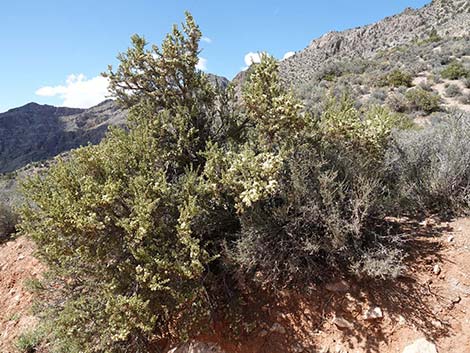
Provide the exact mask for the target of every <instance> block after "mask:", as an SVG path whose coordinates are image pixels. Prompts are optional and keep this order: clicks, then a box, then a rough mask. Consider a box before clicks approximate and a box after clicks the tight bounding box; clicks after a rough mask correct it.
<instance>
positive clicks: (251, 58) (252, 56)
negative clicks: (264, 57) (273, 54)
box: [245, 52, 261, 68]
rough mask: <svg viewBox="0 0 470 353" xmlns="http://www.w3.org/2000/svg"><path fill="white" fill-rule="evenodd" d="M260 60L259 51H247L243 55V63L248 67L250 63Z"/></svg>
mask: <svg viewBox="0 0 470 353" xmlns="http://www.w3.org/2000/svg"><path fill="white" fill-rule="evenodd" d="M260 62H261V53H253V52H249V53H247V54H246V55H245V65H246V66H247V68H248V67H250V65H251V64H259V63H260Z"/></svg>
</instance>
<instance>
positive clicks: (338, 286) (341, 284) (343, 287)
mask: <svg viewBox="0 0 470 353" xmlns="http://www.w3.org/2000/svg"><path fill="white" fill-rule="evenodd" d="M325 288H326V290H329V291H330V292H340V293H345V292H349V290H350V288H351V287H350V286H349V284H348V282H346V281H345V280H341V281H338V282H332V283H327V284H326V285H325Z"/></svg>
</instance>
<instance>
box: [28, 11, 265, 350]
mask: <svg viewBox="0 0 470 353" xmlns="http://www.w3.org/2000/svg"><path fill="white" fill-rule="evenodd" d="M200 36H201V33H200V31H199V29H198V27H197V26H196V24H195V23H194V21H193V19H192V17H191V16H190V15H187V22H186V24H185V25H184V26H183V30H180V29H178V28H177V27H174V29H173V32H172V33H170V34H169V35H168V36H167V37H166V39H165V41H164V42H163V45H162V47H161V49H160V48H158V47H156V46H154V47H153V48H152V50H147V49H146V42H145V40H144V39H143V38H141V37H139V36H134V37H133V38H132V42H133V46H132V47H131V48H130V49H129V50H128V51H127V52H126V53H124V54H121V55H120V57H119V58H120V61H121V63H120V65H119V67H118V68H117V70H116V71H113V69H112V68H110V71H109V72H108V74H107V76H108V77H109V79H110V85H111V86H110V87H111V90H112V92H113V93H114V95H115V96H116V97H117V98H118V101H119V102H120V103H121V104H122V105H124V106H125V107H127V108H128V109H129V117H128V119H129V129H128V130H129V131H126V130H121V129H115V130H113V131H112V132H110V133H109V134H108V136H107V137H106V138H105V139H104V140H103V141H102V143H100V144H99V145H97V146H89V147H85V148H82V149H79V150H76V151H75V152H72V153H71V155H70V157H69V158H68V160H66V161H62V162H59V163H57V165H54V166H52V167H51V168H50V169H49V170H48V171H47V173H46V174H45V175H44V176H41V177H39V176H38V177H36V178H33V179H31V180H30V181H28V182H27V183H25V190H26V193H27V195H28V196H29V198H30V200H31V201H30V204H29V205H26V206H25V208H24V209H23V210H22V214H23V216H24V221H23V223H22V225H21V228H22V231H23V233H25V234H28V235H30V236H32V238H33V239H34V240H35V241H36V243H37V245H38V255H39V256H40V257H41V259H42V260H43V261H45V262H46V264H47V265H48V267H49V274H48V276H46V279H45V283H44V284H43V287H44V288H45V290H43V291H41V292H40V294H39V295H40V296H42V297H43V300H44V308H43V309H44V310H43V311H42V313H41V315H42V316H43V318H44V321H46V322H49V323H50V325H49V326H50V327H51V329H52V331H53V332H52V337H53V343H54V345H55V346H58V347H59V348H60V347H61V346H63V345H68V346H73V347H78V348H77V351H80V352H123V351H132V352H144V351H148V347H149V345H150V344H151V341H152V339H153V338H155V337H162V336H164V335H168V334H169V333H170V332H171V333H173V335H175V336H180V337H181V336H182V335H184V334H185V332H187V331H188V330H191V328H192V327H194V326H195V324H196V322H197V323H198V324H200V323H201V322H202V321H203V320H204V317H206V314H207V309H208V305H207V295H206V292H205V285H206V283H205V282H204V278H205V276H204V274H205V273H207V268H208V266H209V264H210V263H211V261H212V260H213V259H214V258H215V257H217V254H218V252H217V245H218V242H217V241H216V240H217V237H218V236H220V234H226V233H230V231H233V229H237V224H238V223H237V219H236V217H235V207H234V205H233V204H232V205H231V206H230V205H229V206H227V207H225V206H224V207H222V206H221V205H220V204H217V203H215V202H214V201H213V200H215V197H214V195H213V193H214V191H213V190H212V189H211V187H212V183H211V182H210V181H209V180H207V179H206V178H205V177H204V176H203V175H202V171H203V169H204V163H205V157H204V156H203V155H202V152H204V150H205V148H206V145H207V144H208V142H209V140H211V141H214V143H216V141H219V140H222V141H225V136H227V135H228V134H230V136H232V137H234V140H236V139H238V138H241V137H240V135H239V132H240V131H241V128H240V126H238V125H237V122H236V119H235V118H234V119H228V117H229V116H230V115H231V114H232V112H231V111H230V109H229V105H226V104H223V105H222V104H216V91H215V90H216V89H215V88H214V87H212V86H211V85H210V83H209V81H208V79H207V77H206V76H205V75H204V74H203V73H201V72H200V71H198V70H196V69H195V67H196V64H197V62H198V53H199V48H198V41H199V39H200ZM221 95H222V94H221ZM226 118H227V119H226ZM229 120H230V122H229ZM229 125H230V126H229ZM262 162H264V160H260V161H259V163H260V164H262ZM259 179H260V180H261V179H262V178H259ZM261 181H262V180H261ZM52 288H53V290H51V289H52Z"/></svg>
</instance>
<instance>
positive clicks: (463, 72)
mask: <svg viewBox="0 0 470 353" xmlns="http://www.w3.org/2000/svg"><path fill="white" fill-rule="evenodd" d="M441 76H442V78H446V79H449V80H458V79H460V78H469V77H470V71H469V70H467V69H465V67H464V66H463V64H462V63H461V62H459V61H453V62H451V63H450V64H449V65H447V66H446V67H445V68H444V69H443V70H442V71H441Z"/></svg>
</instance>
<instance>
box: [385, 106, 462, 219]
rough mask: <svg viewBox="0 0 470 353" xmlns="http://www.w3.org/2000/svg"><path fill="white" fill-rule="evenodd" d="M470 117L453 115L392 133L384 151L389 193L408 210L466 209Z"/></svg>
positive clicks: (444, 210) (443, 210)
mask: <svg viewBox="0 0 470 353" xmlns="http://www.w3.org/2000/svg"><path fill="white" fill-rule="evenodd" d="M469 139H470V116H469V115H468V114H467V115H464V114H461V115H459V114H457V113H454V114H453V115H450V116H446V117H445V118H444V119H440V121H439V122H438V123H435V125H433V126H431V127H429V128H424V129H422V130H410V131H400V132H398V133H396V135H395V137H394V139H393V141H394V142H393V143H392V144H391V147H390V150H389V151H388V160H389V170H390V175H391V179H390V180H391V181H392V184H393V186H392V189H393V190H395V191H394V192H393V193H394V194H396V195H398V199H399V200H400V201H401V204H402V205H403V207H404V208H405V209H408V210H411V211H418V212H419V211H437V212H444V213H451V212H459V211H462V210H463V209H466V208H468V206H470V148H469V147H468V141H470V140H469Z"/></svg>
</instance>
